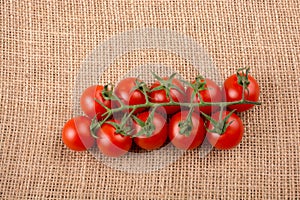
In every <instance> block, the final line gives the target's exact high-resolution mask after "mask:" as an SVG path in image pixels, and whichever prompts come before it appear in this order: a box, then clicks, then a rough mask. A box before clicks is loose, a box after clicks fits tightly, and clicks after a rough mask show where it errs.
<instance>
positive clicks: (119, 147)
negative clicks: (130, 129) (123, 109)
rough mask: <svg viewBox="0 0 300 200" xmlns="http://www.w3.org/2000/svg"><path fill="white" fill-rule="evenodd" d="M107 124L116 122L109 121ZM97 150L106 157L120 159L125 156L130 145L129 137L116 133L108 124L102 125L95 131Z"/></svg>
mask: <svg viewBox="0 0 300 200" xmlns="http://www.w3.org/2000/svg"><path fill="white" fill-rule="evenodd" d="M108 122H116V121H115V120H109V121H108ZM97 136H98V139H97V146H98V149H99V150H100V151H101V152H102V153H103V154H104V155H106V156H110V157H120V156H122V155H124V154H126V153H127V152H128V151H129V149H130V147H131V144H132V139H131V138H130V137H129V136H124V135H122V134H120V133H116V128H115V127H114V126H113V125H111V124H108V123H104V124H103V125H102V126H101V127H100V128H99V129H98V131H97Z"/></svg>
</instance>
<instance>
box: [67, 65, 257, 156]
mask: <svg viewBox="0 0 300 200" xmlns="http://www.w3.org/2000/svg"><path fill="white" fill-rule="evenodd" d="M175 75H176V74H173V75H171V76H170V77H164V78H161V77H159V76H157V75H156V74H153V76H154V77H155V78H156V80H157V81H156V82H154V83H153V84H152V85H151V86H150V87H148V86H147V84H146V83H144V82H143V81H142V80H140V79H138V78H125V79H123V80H121V81H120V82H119V83H118V84H117V85H116V87H113V86H112V85H106V86H102V85H94V86H91V87H89V88H87V89H86V90H85V91H84V92H83V93H82V96H81V99H80V105H81V108H82V111H83V112H84V113H85V115H86V116H77V117H74V118H72V119H70V120H69V121H68V122H67V123H66V124H65V126H64V128H63V130H62V140H63V142H64V143H65V145H66V146H67V147H69V148H70V149H72V150H75V151H83V150H87V149H89V148H91V147H93V146H94V145H95V143H96V145H97V147H98V149H99V150H100V151H101V152H102V153H103V154H105V155H107V156H111V157H119V156H122V155H124V154H125V153H126V152H128V151H130V149H131V147H132V145H133V144H134V143H135V144H136V145H137V146H138V147H140V148H142V149H146V150H154V149H159V148H160V147H162V146H163V145H164V144H166V142H168V141H170V142H171V143H172V144H173V145H174V146H175V147H177V148H179V149H183V150H191V149H195V148H197V147H199V146H200V145H201V144H202V142H203V140H204V138H205V137H207V140H208V141H209V143H210V144H211V145H212V146H214V147H215V148H217V149H231V148H233V147H235V146H236V145H238V144H239V143H240V141H241V139H242V137H243V133H244V126H243V123H242V120H241V119H240V118H239V117H238V116H237V115H236V114H235V112H243V111H246V110H249V109H251V108H252V107H253V106H254V105H259V104H260V103H259V102H258V99H259V94H260V89H259V85H258V83H257V81H256V80H255V79H254V78H253V77H252V76H251V75H249V68H243V69H239V70H238V71H237V73H236V74H233V75H232V76H230V77H229V78H227V79H226V80H225V82H224V84H223V86H222V88H220V87H219V86H218V85H217V84H216V83H215V82H214V81H212V80H210V79H208V78H203V77H201V76H198V77H197V78H196V79H195V80H193V81H191V82H187V81H183V80H179V79H177V78H175Z"/></svg>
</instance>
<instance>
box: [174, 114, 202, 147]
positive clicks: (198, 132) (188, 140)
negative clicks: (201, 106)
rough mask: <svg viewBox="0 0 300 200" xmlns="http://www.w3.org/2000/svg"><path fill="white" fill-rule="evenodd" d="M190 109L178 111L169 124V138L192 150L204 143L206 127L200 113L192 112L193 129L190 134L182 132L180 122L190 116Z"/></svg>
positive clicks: (177, 144) (177, 145)
mask: <svg viewBox="0 0 300 200" xmlns="http://www.w3.org/2000/svg"><path fill="white" fill-rule="evenodd" d="M188 113H189V111H182V112H178V113H176V114H175V115H173V117H172V118H171V120H170V124H169V138H170V140H171V142H172V144H173V145H174V146H175V147H177V148H179V149H183V150H191V149H195V148H197V147H198V146H199V145H200V144H202V142H203V140H204V137H205V132H206V130H205V127H204V122H203V119H202V118H201V117H200V115H199V113H195V112H194V113H192V115H191V119H192V126H193V127H192V129H191V132H190V134H189V135H184V134H181V133H180V127H179V124H180V122H182V121H184V120H186V119H187V117H188Z"/></svg>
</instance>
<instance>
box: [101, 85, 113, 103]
mask: <svg viewBox="0 0 300 200" xmlns="http://www.w3.org/2000/svg"><path fill="white" fill-rule="evenodd" d="M113 88H114V86H113V84H111V83H109V84H107V85H105V86H104V88H103V90H102V96H103V98H104V99H105V100H110V99H111V97H112V94H113V93H112V92H113Z"/></svg>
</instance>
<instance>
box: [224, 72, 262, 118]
mask: <svg viewBox="0 0 300 200" xmlns="http://www.w3.org/2000/svg"><path fill="white" fill-rule="evenodd" d="M248 80H249V85H248V91H247V90H245V92H244V95H245V99H246V100H248V101H255V102H257V101H258V98H259V94H260V89H259V85H258V83H257V81H256V80H255V79H254V78H253V77H252V76H250V75H248ZM222 92H223V99H224V101H228V102H232V101H239V100H241V99H242V94H243V87H242V85H240V84H239V83H238V77H237V75H236V74H234V75H232V76H230V77H229V78H227V79H226V80H225V82H224V86H223V89H222ZM253 106H254V105H253V104H237V105H231V106H228V108H229V109H231V110H234V109H236V111H237V112H243V111H246V110H249V109H251V108H252V107H253Z"/></svg>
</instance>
